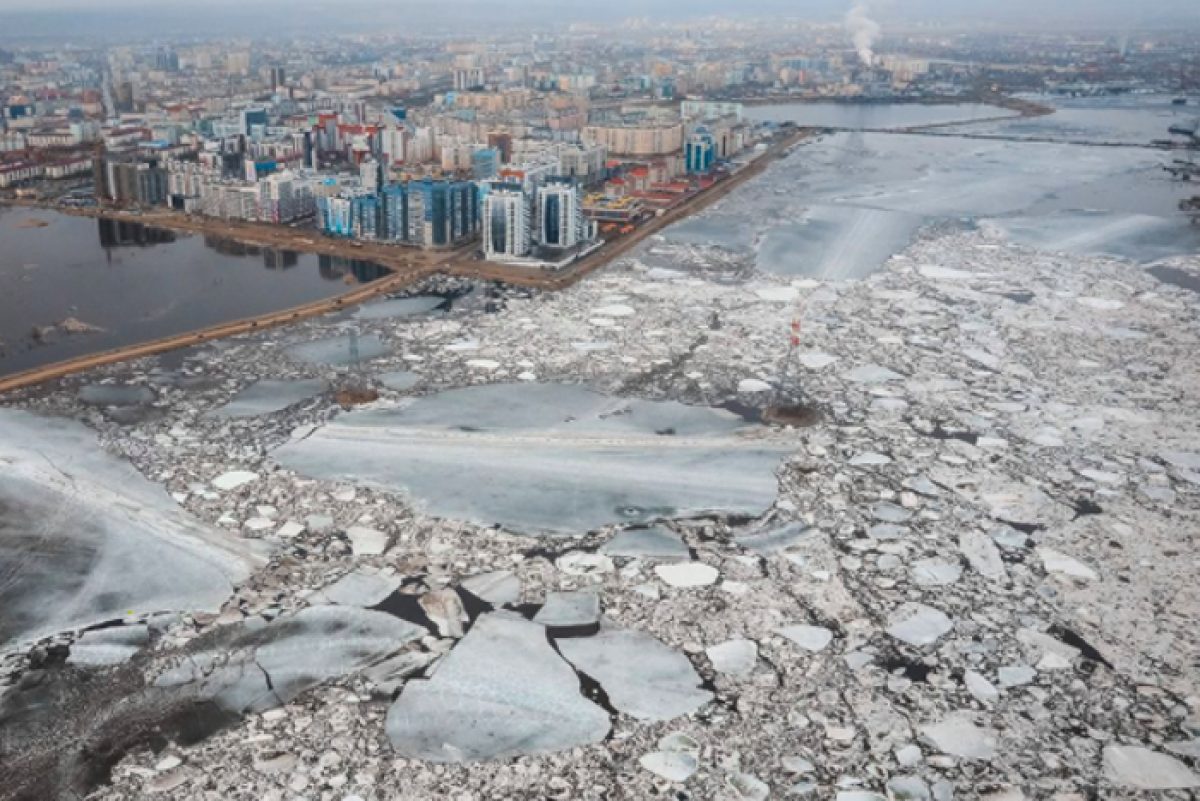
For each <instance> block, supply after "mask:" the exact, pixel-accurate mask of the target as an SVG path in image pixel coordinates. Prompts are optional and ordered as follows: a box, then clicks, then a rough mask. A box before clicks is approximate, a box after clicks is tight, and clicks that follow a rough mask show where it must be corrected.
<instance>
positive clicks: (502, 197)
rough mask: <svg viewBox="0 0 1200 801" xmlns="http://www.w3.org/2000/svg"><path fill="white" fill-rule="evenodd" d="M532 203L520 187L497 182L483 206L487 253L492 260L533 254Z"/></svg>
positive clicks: (485, 251)
mask: <svg viewBox="0 0 1200 801" xmlns="http://www.w3.org/2000/svg"><path fill="white" fill-rule="evenodd" d="M529 222H530V221H529V199H528V197H527V195H526V194H525V190H524V188H523V187H522V186H521V185H520V184H518V183H511V182H505V181H495V182H493V183H491V184H490V185H489V187H488V192H487V196H486V198H485V199H484V202H483V250H484V254H485V255H486V256H487V258H488V259H492V260H497V259H504V258H521V257H524V256H527V255H528V254H529V249H530V246H531V244H532V241H531V240H532V236H531V231H530V224H529Z"/></svg>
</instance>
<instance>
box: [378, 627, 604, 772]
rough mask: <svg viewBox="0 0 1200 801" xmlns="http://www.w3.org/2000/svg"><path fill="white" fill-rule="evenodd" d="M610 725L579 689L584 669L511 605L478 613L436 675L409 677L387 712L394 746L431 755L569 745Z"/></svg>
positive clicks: (477, 755)
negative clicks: (511, 610)
mask: <svg viewBox="0 0 1200 801" xmlns="http://www.w3.org/2000/svg"><path fill="white" fill-rule="evenodd" d="M563 642H576V641H575V640H565V641H563ZM608 731H609V718H608V714H607V713H606V712H605V711H604V710H603V709H601V708H600V707H598V706H596V705H595V704H593V703H592V702H591V701H588V700H587V699H586V698H584V697H583V696H582V695H581V694H580V690H579V677H578V676H576V674H575V671H573V670H572V669H571V667H570V666H569V665H568V664H567V663H566V662H564V661H563V659H562V657H560V656H559V655H558V654H557V653H555V652H554V649H553V648H552V647H551V646H550V643H549V642H547V640H546V632H545V629H543V628H542V627H541V626H539V625H536V624H534V623H530V622H529V621H527V620H524V619H523V618H521V617H518V616H516V615H513V614H510V613H506V612H497V613H493V614H489V615H485V616H483V617H481V618H479V619H478V620H477V621H476V622H475V625H474V626H473V627H472V628H471V631H470V632H469V633H468V634H467V636H466V637H465V638H463V640H462V641H461V642H459V643H458V645H457V646H455V648H454V650H453V651H451V652H450V655H449V656H447V657H446V658H445V660H444V661H443V662H442V663H441V665H440V666H439V667H438V670H437V672H435V673H434V674H433V677H432V678H431V679H428V680H425V681H410V682H409V683H408V685H407V686H406V687H405V688H404V691H403V692H402V693H401V695H400V698H399V699H398V700H397V701H396V703H395V704H393V705H392V708H391V710H389V712H388V716H387V734H388V739H390V740H391V742H392V745H393V746H394V747H395V749H396V751H397V752H399V753H400V754H401V755H402V756H406V757H410V758H414V759H426V760H429V761H432V762H472V761H478V760H483V759H503V758H508V757H514V756H522V755H525V754H538V753H546V752H554V751H564V750H568V749H571V748H575V747H578V746H581V745H587V744H589V743H595V742H599V741H600V740H602V739H604V737H605V736H606V735H607V734H608Z"/></svg>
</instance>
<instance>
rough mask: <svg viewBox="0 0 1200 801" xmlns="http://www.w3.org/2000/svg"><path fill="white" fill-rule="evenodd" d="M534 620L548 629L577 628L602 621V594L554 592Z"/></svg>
mask: <svg viewBox="0 0 1200 801" xmlns="http://www.w3.org/2000/svg"><path fill="white" fill-rule="evenodd" d="M533 622H534V623H537V624H539V625H542V626H545V627H546V628H548V629H577V628H580V627H583V626H595V625H597V624H598V623H599V622H600V594H599V593H596V592H587V591H584V592H552V593H550V594H549V595H547V596H546V603H545V604H544V605H543V606H542V608H541V609H539V610H538V613H537V615H535V616H534V618H533Z"/></svg>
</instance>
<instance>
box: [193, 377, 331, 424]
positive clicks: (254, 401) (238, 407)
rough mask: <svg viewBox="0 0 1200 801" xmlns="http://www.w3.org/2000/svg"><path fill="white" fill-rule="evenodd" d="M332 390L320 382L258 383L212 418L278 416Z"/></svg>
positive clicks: (245, 390)
mask: <svg viewBox="0 0 1200 801" xmlns="http://www.w3.org/2000/svg"><path fill="white" fill-rule="evenodd" d="M328 388H329V384H328V383H326V382H325V381H321V380H317V379H311V380H310V379H303V380H297V381H256V382H255V383H253V384H251V385H250V386H248V387H246V388H245V389H243V390H242V391H241V392H239V393H238V394H237V395H234V396H233V400H231V401H229V403H227V404H225V405H224V406H222V407H220V408H219V409H216V410H215V411H213V412H212V414H213V415H215V416H217V417H232V418H239V417H257V416H258V415H264V414H274V413H275V412H281V411H283V410H284V409H287V408H288V407H290V406H295V405H296V404H298V403H300V402H301V401H306V400H308V399H310V398H313V397H316V396H317V395H320V394H321V393H322V392H324V391H325V390H327V389H328Z"/></svg>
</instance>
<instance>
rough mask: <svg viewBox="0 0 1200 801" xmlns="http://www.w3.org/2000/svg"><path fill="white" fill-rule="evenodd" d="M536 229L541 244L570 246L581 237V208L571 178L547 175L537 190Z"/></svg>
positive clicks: (545, 245)
mask: <svg viewBox="0 0 1200 801" xmlns="http://www.w3.org/2000/svg"><path fill="white" fill-rule="evenodd" d="M537 216H538V230H539V232H540V235H541V244H542V246H543V247H548V248H557V249H566V248H573V247H575V246H576V245H578V244H579V243H580V242H582V241H583V238H584V236H583V210H582V207H581V204H580V198H579V186H578V185H577V184H576V183H575V180H574V179H573V178H566V177H557V176H556V177H553V178H547V179H546V180H545V181H544V182H543V183H542V185H541V187H540V188H539V189H538V194H537Z"/></svg>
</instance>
